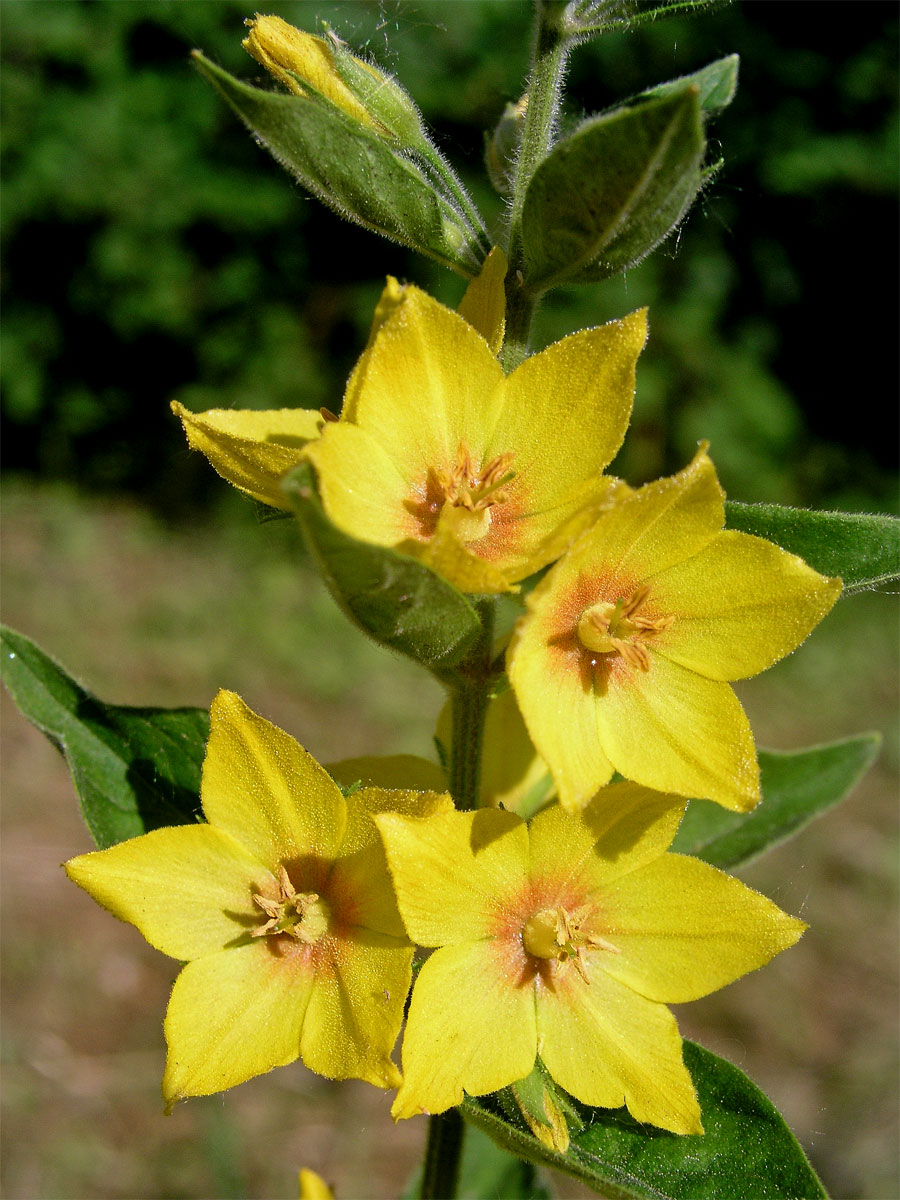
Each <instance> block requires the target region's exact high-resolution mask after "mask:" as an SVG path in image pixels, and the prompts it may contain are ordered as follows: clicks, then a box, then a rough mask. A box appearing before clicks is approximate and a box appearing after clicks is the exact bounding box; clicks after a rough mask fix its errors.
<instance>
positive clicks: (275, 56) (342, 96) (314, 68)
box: [241, 14, 382, 131]
mask: <svg viewBox="0 0 900 1200" xmlns="http://www.w3.org/2000/svg"><path fill="white" fill-rule="evenodd" d="M247 24H248V26H249V28H250V33H249V34H248V35H247V37H246V38H244V40H243V42H242V43H241V45H242V46H243V47H244V49H245V50H246V51H247V53H248V54H251V55H252V56H253V57H254V58H255V59H256V61H257V62H258V63H259V64H260V65H261V66H263V67H265V69H266V70H267V71H268V72H269V73H270V74H271V75H273V76H274V77H275V78H276V79H277V80H278V81H279V82H280V83H282V84H284V86H285V87H286V88H287V89H288V90H289V91H291V92H293V93H294V94H295V95H297V96H303V95H306V94H307V93H306V91H305V89H304V87H303V86H302V84H306V85H307V86H308V87H310V88H313V89H314V90H315V91H317V92H318V93H319V95H321V96H324V97H325V98H326V100H330V101H331V103H332V104H334V105H336V106H337V107H338V108H340V109H343V111H344V112H345V113H347V115H348V116H350V117H352V118H353V119H354V120H355V121H359V122H360V123H361V124H363V125H367V126H368V127H369V128H370V129H374V130H376V131H381V129H382V126H381V124H380V122H378V121H376V120H375V119H374V118H373V117H372V116H370V114H369V113H368V111H367V110H366V108H365V106H364V105H363V104H361V103H360V102H359V100H357V99H356V97H355V96H354V94H353V92H351V90H350V89H349V88H348V87H347V85H346V84H345V83H344V81H343V80H342V79H341V77H340V75H339V74H338V72H337V70H336V69H335V65H334V53H333V51H332V49H331V47H330V46H329V45H328V43H327V42H326V41H325V39H324V38H319V37H313V35H312V34H311V33H304V32H303V30H301V29H296V28H295V27H294V26H293V25H289V24H288V23H287V21H283V20H282V19H281V17H275V16H260V15H259V14H257V15H256V16H255V17H254V18H253V19H252V20H251V21H248V22H247ZM357 61H358V62H359V63H360V66H362V67H366V69H367V70H368V69H371V68H369V67H368V64H366V63H364V62H361V61H360V60H357ZM373 74H374V72H373ZM296 76H299V80H300V81H301V82H298V79H297V78H295V77H296Z"/></svg>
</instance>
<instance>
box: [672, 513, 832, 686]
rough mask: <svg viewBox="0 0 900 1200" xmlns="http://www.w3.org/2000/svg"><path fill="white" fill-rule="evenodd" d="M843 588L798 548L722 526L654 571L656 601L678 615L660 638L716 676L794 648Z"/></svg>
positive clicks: (750, 671) (679, 658)
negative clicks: (695, 550)
mask: <svg viewBox="0 0 900 1200" xmlns="http://www.w3.org/2000/svg"><path fill="white" fill-rule="evenodd" d="M840 593H841V582H840V580H839V579H826V578H825V577H824V576H822V575H819V574H818V572H816V571H814V570H813V569H812V568H811V567H808V566H807V565H806V563H805V562H803V560H802V559H800V558H798V557H797V556H796V555H795V554H788V552H787V551H785V550H782V549H781V548H780V547H779V546H774V545H773V544H772V543H771V542H767V541H764V540H763V539H762V538H757V537H752V536H751V535H750V534H747V533H737V532H734V531H731V530H725V531H723V532H722V533H720V534H719V535H718V537H716V538H714V539H713V541H711V542H710V543H709V544H708V545H707V546H705V547H704V548H703V549H702V550H701V551H700V553H699V554H696V555H694V557H693V558H690V559H688V561H687V562H683V563H678V564H677V565H676V566H674V567H670V568H669V570H667V571H665V572H664V573H663V574H662V575H657V576H656V577H655V578H654V580H653V596H654V600H655V601H656V602H657V603H658V605H659V606H660V608H661V609H663V610H664V611H665V612H667V613H669V614H672V615H673V616H674V617H675V621H674V622H673V624H672V626H671V628H669V629H667V630H666V631H665V632H664V633H663V634H662V635H661V636H660V637H659V639H658V640H657V643H656V645H657V648H658V649H659V652H660V653H661V654H665V655H666V657H667V658H671V659H672V660H673V661H674V662H677V663H681V665H682V666H684V667H689V668H690V669H691V670H692V671H698V672H699V673H700V674H701V675H707V676H709V677H710V678H711V679H743V678H745V677H746V676H748V675H756V674H757V673H758V672H759V671H763V670H765V668H766V667H770V666H771V665H772V663H774V662H777V661H778V659H780V658H783V657H784V655H785V654H789V653H790V652H791V651H792V650H794V649H796V647H797V646H799V644H800V643H801V642H802V641H803V639H804V638H805V637H806V636H807V635H808V634H809V632H810V631H811V630H812V628H813V627H814V626H815V625H816V624H817V623H818V622H819V621H821V619H822V617H824V615H825V614H826V613H827V612H828V610H829V609H830V608H831V606H832V605H833V604H834V602H835V601H836V600H837V598H838V596H839V595H840Z"/></svg>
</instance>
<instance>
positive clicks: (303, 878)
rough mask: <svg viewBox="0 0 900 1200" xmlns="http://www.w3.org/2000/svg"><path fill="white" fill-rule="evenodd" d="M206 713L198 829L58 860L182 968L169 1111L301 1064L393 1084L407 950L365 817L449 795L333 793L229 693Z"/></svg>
mask: <svg viewBox="0 0 900 1200" xmlns="http://www.w3.org/2000/svg"><path fill="white" fill-rule="evenodd" d="M210 717H211V732H210V738H209V744H208V747H207V752H206V758H205V761H204V764H203V776H202V785H201V798H202V802H203V811H204V814H205V816H206V819H207V822H208V823H207V824H197V825H182V826H173V827H168V828H164V829H156V830H154V831H152V832H151V833H147V834H144V835H142V836H141V837H137V838H133V839H131V840H130V841H126V842H120V843H119V844H118V845H116V846H112V847H110V848H109V849H108V850H101V851H98V852H96V853H92V854H85V855H81V856H80V857H78V858H74V859H72V860H71V861H70V862H69V863H67V864H66V871H67V873H68V875H69V877H70V878H71V879H73V880H74V881H75V882H76V883H77V884H79V885H80V886H81V887H83V888H84V889H85V890H86V891H87V892H89V893H90V895H91V896H93V898H94V899H95V900H97V901H98V903H100V904H102V905H103V906H104V907H105V908H108V909H109V910H110V912H112V913H114V914H115V915H116V916H117V917H120V918H121V919H122V920H124V921H129V922H130V923H131V924H133V925H135V926H136V927H137V928H138V929H139V930H140V932H141V933H142V934H143V935H144V937H145V938H146V939H147V941H148V942H150V944H151V945H152V946H155V947H156V948H157V949H158V950H161V951H162V952H163V953H164V954H168V955H171V957H173V958H176V959H179V960H182V961H184V962H186V963H187V965H186V966H185V967H184V969H183V970H182V971H181V974H180V975H179V976H178V978H177V979H176V981H175V986H174V987H173V989H172V996H171V999H170V1001H169V1007H168V1012H167V1014H166V1021H165V1033H166V1040H167V1043H168V1051H169V1052H168V1059H167V1062H166V1070H165V1076H164V1079H163V1096H164V1098H165V1101H166V1105H167V1108H168V1109H171V1107H172V1105H173V1104H174V1103H175V1102H176V1101H177V1100H180V1099H182V1098H184V1097H187V1096H205V1095H209V1094H210V1093H212V1092H218V1091H222V1090H224V1089H225V1088H229V1087H233V1086H234V1085H235V1084H238V1083H242V1082H243V1081H244V1080H246V1079H250V1078H251V1077H253V1076H254V1075H259V1074H261V1073H262V1072H264V1071H268V1070H270V1069H271V1068H272V1067H278V1066H284V1065H286V1064H288V1063H291V1062H293V1061H294V1060H295V1059H296V1058H298V1057H300V1058H302V1060H303V1062H304V1063H305V1064H306V1065H307V1067H309V1068H310V1069H311V1070H313V1071H317V1072H318V1073H319V1074H321V1075H326V1076H328V1077H329V1078H334V1079H346V1078H358V1079H364V1080H367V1081H368V1082H369V1083H373V1084H376V1085H377V1086H379V1087H395V1086H396V1085H397V1083H398V1082H399V1078H400V1076H399V1073H398V1071H397V1068H396V1067H395V1066H394V1064H393V1062H392V1061H391V1059H390V1053H391V1048H392V1047H393V1044H394V1041H395V1039H396V1036H397V1032H398V1030H399V1028H400V1022H401V1020H402V1017H403V1004H404V1001H405V999H406V995H407V991H408V989H409V983H410V972H411V961H412V947H411V946H410V944H409V942H408V940H407V938H406V936H405V933H404V930H403V925H402V923H401V920H400V916H399V913H398V912H397V908H396V902H395V899H394V895H393V891H392V888H391V883H390V878H389V876H388V873H387V867H386V864H385V861H384V854H383V851H382V849H381V845H380V842H379V840H378V837H377V835H376V832H375V827H374V825H373V824H372V814H373V813H375V812H377V811H379V810H381V809H384V808H385V807H387V806H391V805H396V806H397V807H398V809H399V810H401V811H406V812H411V813H424V812H427V811H430V809H431V808H432V807H435V806H440V805H441V804H443V803H446V804H448V805H449V803H450V802H449V799H447V800H443V799H441V798H438V797H434V796H420V795H414V794H412V793H409V792H385V791H382V790H380V789H377V788H370V789H365V788H364V789H361V790H360V791H357V792H356V793H354V794H353V795H352V796H350V797H348V798H347V799H345V798H344V797H343V796H342V795H341V792H340V790H339V789H338V787H337V785H336V784H335V783H334V782H333V781H332V780H331V779H330V778H329V777H328V775H326V773H325V771H324V770H323V769H322V767H320V766H319V764H318V763H317V762H316V761H315V760H314V759H313V758H312V757H311V756H310V755H309V754H307V752H306V751H305V750H304V749H303V748H302V747H301V746H299V745H298V744H297V743H296V742H295V741H294V739H293V738H291V737H289V736H288V734H286V733H284V732H283V731H282V730H280V729H278V728H276V727H275V726H274V725H271V724H270V723H269V722H268V721H265V720H263V718H262V717H259V716H257V715H256V714H255V713H253V712H251V710H250V709H249V708H248V707H247V706H246V705H245V704H244V702H243V701H242V700H241V699H240V697H238V696H236V695H234V694H233V693H231V692H220V693H219V694H218V696H217V697H216V699H215V700H214V702H213V705H212V709H211V712H210Z"/></svg>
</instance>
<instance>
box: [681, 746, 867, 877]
mask: <svg viewBox="0 0 900 1200" xmlns="http://www.w3.org/2000/svg"><path fill="white" fill-rule="evenodd" d="M880 746H881V737H880V735H879V734H877V733H866V734H863V735H862V736H860V737H852V738H846V739H845V740H843V741H840V742H832V743H831V744H830V745H828V746H813V747H812V748H811V749H809V750H795V751H791V752H784V751H781V750H761V751H760V753H759V767H760V774H761V777H762V778H761V782H762V795H763V802H762V804H760V805H758V806H757V807H756V808H755V809H754V810H753V812H750V813H734V812H728V810H727V809H724V808H722V806H721V805H719V804H713V803H712V801H710V800H692V801H691V802H690V804H689V805H688V809H687V813H686V814H685V817H684V820H683V821H682V823H681V827H680V829H679V830H678V834H677V836H676V838H675V841H674V842H673V843H672V849H673V850H677V851H679V852H680V853H682V854H693V855H696V857H697V858H702V859H705V861H706V862H708V863H712V865H713V866H714V867H722V868H731V867H735V866H738V865H739V864H743V863H747V862H750V860H751V859H754V858H757V857H758V856H759V855H760V854H762V853H763V852H764V851H766V850H769V849H771V847H772V846H777V845H778V844H779V842H783V841H786V840H787V839H788V838H789V837H792V836H793V835H794V834H795V833H799V831H800V830H801V829H803V828H804V827H805V826H806V825H808V824H809V823H810V821H812V820H813V819H814V818H815V817H818V816H821V814H822V813H824V812H827V811H828V809H830V808H833V807H834V806H835V805H836V804H839V803H840V802H841V800H843V799H844V798H845V797H846V796H847V795H849V793H850V792H851V791H852V790H853V788H855V787H856V785H857V783H859V781H860V779H862V777H863V775H865V773H866V771H868V769H869V767H870V766H871V765H872V763H873V762H874V761H875V759H876V758H877V756H878V750H879V747H880Z"/></svg>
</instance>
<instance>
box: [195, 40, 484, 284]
mask: <svg viewBox="0 0 900 1200" xmlns="http://www.w3.org/2000/svg"><path fill="white" fill-rule="evenodd" d="M194 62H195V63H196V65H197V67H198V69H199V70H200V71H201V72H202V73H203V75H204V76H205V77H206V78H207V79H208V80H209V81H210V83H212V84H213V86H214V87H216V88H217V89H218V91H219V92H220V93H221V94H222V95H223V96H224V98H225V99H226V100H227V101H228V103H229V104H230V105H231V107H232V108H233V109H234V111H235V112H236V113H237V114H238V116H239V117H240V118H241V120H242V121H243V122H244V124H245V125H246V126H247V127H248V129H250V131H251V132H252V133H253V134H255V136H256V137H257V138H258V139H259V140H260V141H261V142H262V143H263V145H264V146H265V147H266V148H267V149H268V150H269V151H270V153H271V154H272V155H273V156H274V157H275V158H276V159H277V160H278V162H279V163H281V165H282V166H283V167H284V168H285V169H286V170H287V171H289V172H290V173H291V174H292V175H293V176H294V177H295V179H297V180H298V182H299V183H301V184H302V185H303V187H305V188H306V189H307V190H308V191H310V192H312V193H313V195H314V196H317V197H318V198H319V199H320V200H321V201H322V202H323V203H324V204H327V205H328V206H329V208H332V209H334V210H335V212H337V213H339V214H340V215H341V216H342V217H345V218H346V219H347V220H350V221H355V222H356V223H357V224H358V225H362V226H363V228H365V229H370V230H372V231H373V232H374V233H380V234H383V235H384V236H385V237H388V238H393V239H394V240H395V241H398V242H400V243H402V244H403V245H404V246H410V247H412V249H414V250H419V251H420V252H421V253H422V254H427V255H429V256H430V257H432V258H436V259H437V260H438V261H439V262H441V263H443V264H444V265H445V266H447V267H450V268H451V269H452V270H455V271H459V272H460V274H462V275H465V276H467V277H471V276H473V275H475V274H477V272H478V269H479V267H480V265H481V262H482V261H483V259H484V256H485V252H484V250H483V249H482V247H481V246H480V245H479V243H478V240H477V237H476V236H475V234H474V232H473V230H472V229H471V228H470V226H469V225H468V223H467V222H466V220H465V218H463V216H462V215H461V214H460V213H459V212H457V211H456V209H455V208H453V207H451V206H450V204H449V203H448V202H447V200H446V199H445V198H444V197H443V196H442V195H440V194H439V193H438V192H437V191H436V190H435V189H434V187H433V186H432V185H431V184H430V183H429V182H428V181H427V180H426V178H425V176H424V175H423V174H422V172H421V171H420V170H419V169H418V167H417V166H416V165H415V164H414V163H412V162H411V161H410V160H409V158H407V157H405V156H404V155H403V154H402V153H400V152H399V151H398V150H396V149H395V148H394V147H393V146H392V144H391V142H390V141H389V140H386V139H385V138H382V137H381V136H380V135H379V134H378V133H377V132H375V131H374V130H372V129H371V128H369V127H367V126H366V125H364V124H362V123H361V122H360V121H357V120H354V119H353V117H352V116H349V115H348V114H347V113H345V112H344V111H343V110H342V109H340V108H337V107H335V106H334V105H330V104H328V103H327V102H325V101H323V100H319V101H317V100H316V99H315V97H314V96H309V97H300V96H290V95H283V94H279V93H275V92H266V91H262V90H261V89H260V88H255V87H250V86H248V85H247V84H245V83H241V81H240V80H238V79H235V78H234V76H232V75H229V73H228V72H227V71H223V70H222V69H221V67H217V66H216V65H215V64H214V63H211V62H210V61H209V59H207V58H204V56H203V55H202V54H201V53H200V52H199V51H197V50H195V51H194Z"/></svg>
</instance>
